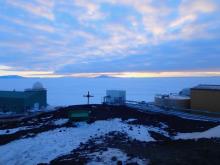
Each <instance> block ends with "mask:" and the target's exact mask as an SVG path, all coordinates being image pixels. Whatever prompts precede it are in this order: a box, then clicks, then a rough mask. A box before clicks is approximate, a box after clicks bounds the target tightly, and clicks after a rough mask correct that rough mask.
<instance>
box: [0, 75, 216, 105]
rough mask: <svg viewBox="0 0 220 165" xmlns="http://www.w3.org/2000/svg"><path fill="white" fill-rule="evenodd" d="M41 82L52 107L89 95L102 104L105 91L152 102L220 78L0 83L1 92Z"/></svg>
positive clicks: (81, 79)
mask: <svg viewBox="0 0 220 165" xmlns="http://www.w3.org/2000/svg"><path fill="white" fill-rule="evenodd" d="M36 81H39V82H41V83H42V84H43V85H44V87H45V88H47V91H48V104H50V105H52V106H58V105H70V104H71V105H72V104H84V103H86V98H83V95H84V94H86V93H87V91H90V93H91V94H92V95H94V96H95V97H94V98H92V99H91V103H101V102H102V98H103V97H104V96H105V93H106V90H107V89H119V90H126V92H127V100H135V101H147V102H148V101H153V99H154V95H155V94H163V93H176V92H179V91H180V90H181V89H183V88H189V87H193V86H196V85H198V84H220V77H188V78H186V77H184V78H42V79H39V78H27V79H3V78H1V79H0V90H14V89H15V90H18V91H19V90H24V89H26V88H30V87H32V85H33V83H35V82H36Z"/></svg>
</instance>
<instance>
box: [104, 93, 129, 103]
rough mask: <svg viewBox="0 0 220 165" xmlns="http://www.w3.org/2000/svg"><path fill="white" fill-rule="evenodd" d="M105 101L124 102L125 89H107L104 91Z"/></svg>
mask: <svg viewBox="0 0 220 165" xmlns="http://www.w3.org/2000/svg"><path fill="white" fill-rule="evenodd" d="M106 96H107V97H106V103H107V104H118V105H120V104H125V102H126V91H122V90H107V91H106Z"/></svg>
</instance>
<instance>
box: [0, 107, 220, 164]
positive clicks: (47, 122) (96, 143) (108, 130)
mask: <svg viewBox="0 0 220 165" xmlns="http://www.w3.org/2000/svg"><path fill="white" fill-rule="evenodd" d="M77 109H88V110H90V111H91V117H90V120H89V121H88V122H87V123H86V122H72V121H70V120H69V119H68V118H67V112H68V111H69V110H77ZM218 125H219V123H213V122H205V121H198V120H197V121H195V120H188V119H182V118H179V117H174V116H168V115H162V114H161V115H160V114H155V113H142V112H139V111H136V110H134V109H131V108H127V107H123V106H121V107H114V106H104V105H90V106H87V105H82V106H69V107H63V108H59V109H58V110H56V111H53V112H47V113H43V114H40V115H37V116H33V117H30V118H26V119H23V120H22V121H19V122H18V121H17V122H16V121H13V122H4V123H1V125H0V154H1V155H4V156H3V157H0V164H6V165H7V164H8V165H9V164H10V165H11V164H28V165H31V164H42V163H44V164H54V165H57V164H97V163H100V162H102V163H105V164H123V163H126V164H129V163H130V164H132V163H133V164H193V163H195V164H201V163H203V164H219V162H220V157H219V153H220V143H219V142H220V139H219V137H220V128H219V126H218Z"/></svg>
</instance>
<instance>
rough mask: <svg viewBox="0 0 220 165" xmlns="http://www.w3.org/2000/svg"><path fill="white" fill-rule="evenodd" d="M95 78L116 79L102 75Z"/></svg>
mask: <svg viewBox="0 0 220 165" xmlns="http://www.w3.org/2000/svg"><path fill="white" fill-rule="evenodd" d="M95 78H115V77H112V76H108V75H100V76H97V77H95Z"/></svg>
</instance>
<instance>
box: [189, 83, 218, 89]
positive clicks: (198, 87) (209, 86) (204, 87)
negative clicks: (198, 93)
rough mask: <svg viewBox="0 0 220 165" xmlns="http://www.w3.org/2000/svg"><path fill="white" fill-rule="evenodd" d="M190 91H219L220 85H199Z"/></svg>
mask: <svg viewBox="0 0 220 165" xmlns="http://www.w3.org/2000/svg"><path fill="white" fill-rule="evenodd" d="M191 89H192V90H218V91H220V85H209V84H200V85H197V86H195V87H193V88H191Z"/></svg>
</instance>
